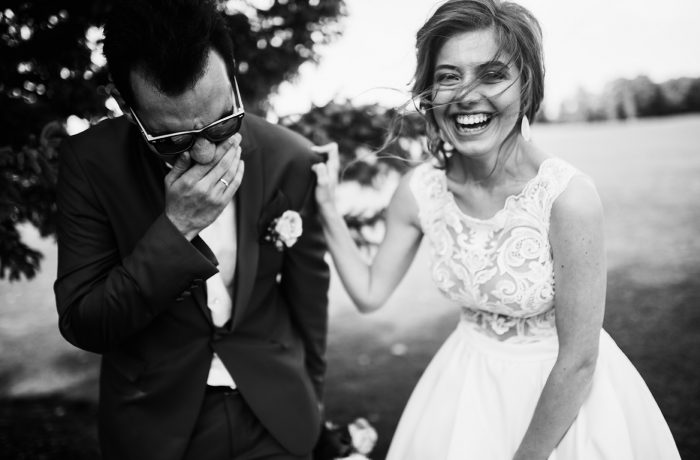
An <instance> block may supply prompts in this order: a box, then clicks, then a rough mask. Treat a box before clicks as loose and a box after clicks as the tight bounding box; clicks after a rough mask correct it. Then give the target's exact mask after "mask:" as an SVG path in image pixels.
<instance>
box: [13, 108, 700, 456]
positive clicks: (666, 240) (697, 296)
mask: <svg viewBox="0 0 700 460" xmlns="http://www.w3.org/2000/svg"><path fill="white" fill-rule="evenodd" d="M533 133H534V140H535V142H537V143H538V145H540V146H541V147H542V148H543V149H544V150H546V151H548V152H550V153H552V154H554V155H556V156H560V157H562V158H564V159H566V160H568V161H570V162H571V163H573V164H574V165H575V166H577V167H579V168H580V169H581V170H583V171H584V172H586V173H587V174H589V175H590V176H591V177H593V179H594V180H595V182H596V184H597V186H598V190H599V192H600V195H601V198H602V201H603V204H604V206H605V214H606V234H607V247H608V263H609V277H608V301H607V309H606V317H605V328H606V329H607V330H608V332H609V333H610V334H611V336H612V337H613V338H614V339H615V340H616V341H617V343H618V345H619V346H620V348H622V350H623V351H624V352H625V353H626V354H627V355H628V356H629V358H630V360H631V361H632V362H633V363H634V364H635V366H636V367H637V368H638V370H639V371H640V373H641V374H642V376H643V377H644V379H645V381H646V382H647V384H648V386H649V388H650V389H651V391H652V393H653V394H654V396H655V397H656V399H657V401H658V403H659V405H660V407H661V410H662V412H663V413H664V415H665V416H666V418H667V420H668V422H669V424H670V426H671V429H672V431H673V433H674V436H675V438H676V442H677V443H678V446H679V448H680V449H681V453H682V455H683V458H688V459H690V458H698V456H700V367H699V366H698V363H700V333H698V330H700V239H698V238H697V236H696V235H697V233H698V228H700V205H699V204H698V201H697V200H698V197H700V147H699V146H700V117H698V116H690V117H676V118H665V119H653V120H641V121H635V122H629V123H609V124H592V125H590V124H589V125H583V124H581V125H578V124H572V125H544V126H534V127H533ZM24 235H25V236H26V238H27V241H30V242H31V243H32V244H33V245H35V246H38V247H39V248H41V250H42V251H43V252H44V254H45V259H44V262H43V270H42V272H41V273H40V274H39V275H38V276H37V278H36V279H35V280H33V281H30V282H24V281H23V282H19V283H13V284H10V283H8V282H7V281H0V349H1V350H2V353H1V354H0V398H2V399H0V452H3V458H8V459H9V458H17V459H19V458H72V459H80V458H85V459H88V458H95V456H96V455H97V453H96V452H97V450H96V441H95V429H94V423H93V422H94V412H95V401H96V398H97V388H96V378H97V373H98V369H97V366H98V358H97V357H96V356H94V355H90V354H88V353H84V352H81V351H79V350H76V349H74V348H72V347H71V346H70V345H69V344H67V343H66V342H65V341H64V340H63V339H62V338H61V337H60V335H59V334H58V331H57V327H56V320H57V316H56V313H55V307H54V301H53V292H52V286H51V285H52V282H53V279H54V277H55V264H56V250H55V244H54V243H53V242H52V241H51V240H41V239H39V238H38V237H37V236H36V234H35V233H34V232H33V231H32V229H30V228H27V229H25V232H24ZM426 255H427V252H426V251H425V248H422V249H421V251H420V252H419V255H418V257H417V259H416V262H415V263H414V265H413V267H412V268H411V270H410V271H409V273H408V275H407V276H406V278H405V279H404V281H403V282H402V284H401V286H400V288H399V290H398V291H397V292H396V293H395V294H394V296H393V297H392V299H391V300H390V302H389V304H388V305H386V306H385V307H384V309H382V310H381V311H379V312H377V313H374V314H372V315H367V316H361V315H359V314H358V313H356V312H355V311H354V307H353V306H352V305H351V303H350V301H349V299H348V298H347V295H346V294H345V293H344V292H343V290H342V287H341V286H340V284H339V282H338V280H337V279H334V280H333V283H332V288H331V301H332V302H331V328H330V334H329V351H328V360H329V369H328V380H327V394H326V407H327V413H328V417H329V418H330V419H333V420H335V421H338V422H347V421H350V420H351V419H353V418H355V417H358V416H364V417H367V418H369V419H370V421H371V422H372V423H373V424H374V425H375V427H376V428H377V429H378V431H379V436H380V442H379V445H378V446H377V448H376V449H375V451H374V453H373V455H372V458H374V459H375V460H376V459H381V458H383V456H384V454H385V452H386V448H387V447H388V442H389V440H390V439H391V434H392V432H393V430H394V428H395V425H396V423H397V421H398V417H399V415H400V413H401V409H402V407H403V405H404V404H405V402H406V400H407V398H408V396H409V394H410V391H411V388H412V387H413V385H414V384H415V382H416V381H417V379H418V378H419V377H420V374H421V371H422V369H423V368H424V367H425V365H426V364H427V362H428V361H429V359H430V357H431V356H432V355H433V354H434V352H435V351H436V350H437V348H438V347H439V346H440V344H441V343H442V341H443V340H444V339H445V338H446V337H447V335H448V334H449V333H450V332H451V330H452V329H453V328H454V326H455V321H456V320H457V309H456V308H455V306H454V305H451V304H449V303H448V302H447V301H445V300H444V299H442V298H441V297H440V295H439V294H438V293H437V292H436V291H435V289H434V288H433V287H432V285H431V284H430V278H429V275H428V267H427V257H426Z"/></svg>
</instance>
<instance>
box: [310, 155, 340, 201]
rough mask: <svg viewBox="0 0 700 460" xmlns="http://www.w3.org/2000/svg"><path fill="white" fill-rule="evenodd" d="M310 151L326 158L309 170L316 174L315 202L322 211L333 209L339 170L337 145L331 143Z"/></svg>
mask: <svg viewBox="0 0 700 460" xmlns="http://www.w3.org/2000/svg"><path fill="white" fill-rule="evenodd" d="M311 149H312V150H313V151H314V152H316V153H319V154H321V156H327V159H326V161H325V162H323V163H316V164H315V165H313V166H311V169H312V170H313V171H314V173H315V174H316V178H317V180H316V202H317V203H318V205H319V207H320V208H321V212H323V211H324V209H326V210H327V209H334V208H335V188H336V186H337V185H338V170H339V169H340V158H339V155H338V144H336V143H335V142H331V143H329V144H326V145H318V146H313V147H311Z"/></svg>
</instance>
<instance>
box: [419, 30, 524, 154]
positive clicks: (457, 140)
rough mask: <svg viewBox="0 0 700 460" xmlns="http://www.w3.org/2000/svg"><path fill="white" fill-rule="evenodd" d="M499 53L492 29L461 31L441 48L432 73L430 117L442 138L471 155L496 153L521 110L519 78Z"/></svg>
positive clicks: (505, 58) (515, 69) (463, 152)
mask: <svg viewBox="0 0 700 460" xmlns="http://www.w3.org/2000/svg"><path fill="white" fill-rule="evenodd" d="M510 61H511V57H510V56H508V55H504V54H503V53H501V54H500V55H499V54H498V43H497V42H496V37H495V33H494V31H493V29H482V30H474V31H470V32H463V33H460V34H457V35H454V36H453V37H451V38H449V39H448V40H447V41H446V42H445V44H444V45H443V46H442V48H440V51H439V53H438V55H437V58H436V61H435V70H434V72H433V100H432V106H433V115H434V117H435V121H436V123H437V126H438V127H439V128H440V132H441V136H442V138H443V140H445V141H447V142H449V143H450V144H452V145H453V146H454V147H455V149H456V151H457V152H459V153H460V154H462V155H465V156H469V157H474V158H476V157H482V156H485V155H489V154H497V152H498V149H499V147H500V146H501V144H502V143H503V141H504V140H505V138H506V137H507V136H508V134H509V133H510V132H511V131H512V130H513V128H514V126H515V123H516V122H517V120H518V115H519V113H520V87H521V84H520V77H519V72H518V69H517V68H515V67H514V66H513V65H512V64H511V63H510Z"/></svg>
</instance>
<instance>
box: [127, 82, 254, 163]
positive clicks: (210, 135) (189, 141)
mask: <svg viewBox="0 0 700 460" xmlns="http://www.w3.org/2000/svg"><path fill="white" fill-rule="evenodd" d="M232 86H233V88H232V94H233V113H232V114H230V115H226V116H225V117H223V118H220V119H218V120H216V121H214V122H213V123H209V124H208V125H207V126H205V127H204V128H201V129H193V130H189V131H179V132H177V133H170V134H162V135H159V136H152V135H150V134H148V132H146V128H144V127H143V123H141V120H139V117H138V116H137V115H136V112H134V110H133V109H132V108H129V111H130V112H131V115H132V116H133V117H134V120H136V124H138V125H139V129H140V130H141V134H142V135H143V138H144V139H145V140H146V142H148V144H149V145H150V146H151V147H153V149H154V150H155V151H156V152H157V153H158V154H159V155H160V156H163V157H166V158H172V157H174V156H176V155H179V154H180V153H182V152H184V151H185V150H189V149H190V148H192V146H193V145H194V143H195V141H196V140H197V138H198V137H200V136H201V137H204V138H205V139H207V140H209V141H210V142H214V143H219V142H223V141H225V140H226V139H228V138H229V137H231V136H233V135H234V134H236V133H237V132H238V131H239V130H240V129H241V124H242V122H243V115H245V111H244V110H243V102H242V101H241V95H240V93H239V91H238V83H237V82H236V80H235V79H234V80H233V85H232Z"/></svg>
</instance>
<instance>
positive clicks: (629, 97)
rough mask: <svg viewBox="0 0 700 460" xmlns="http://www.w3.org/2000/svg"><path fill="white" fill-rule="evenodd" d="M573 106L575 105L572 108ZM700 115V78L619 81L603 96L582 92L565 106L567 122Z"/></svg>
mask: <svg viewBox="0 0 700 460" xmlns="http://www.w3.org/2000/svg"><path fill="white" fill-rule="evenodd" d="M570 105H572V106H570ZM692 112H700V78H689V77H683V78H676V79H672V80H667V81H664V82H661V83H654V82H653V81H652V80H651V79H650V78H649V77H646V76H643V75H642V76H638V77H636V78H632V79H626V78H618V79H616V80H614V81H612V82H610V83H608V84H607V85H606V86H605V88H604V90H603V91H602V93H601V94H598V95H596V94H591V93H589V92H587V91H585V90H583V89H579V91H578V94H577V95H576V97H575V100H574V101H573V104H571V101H569V103H567V104H566V105H565V107H563V110H562V115H561V118H562V120H563V121H602V120H627V119H633V118H642V117H656V116H664V115H677V114H684V113H692Z"/></svg>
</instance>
